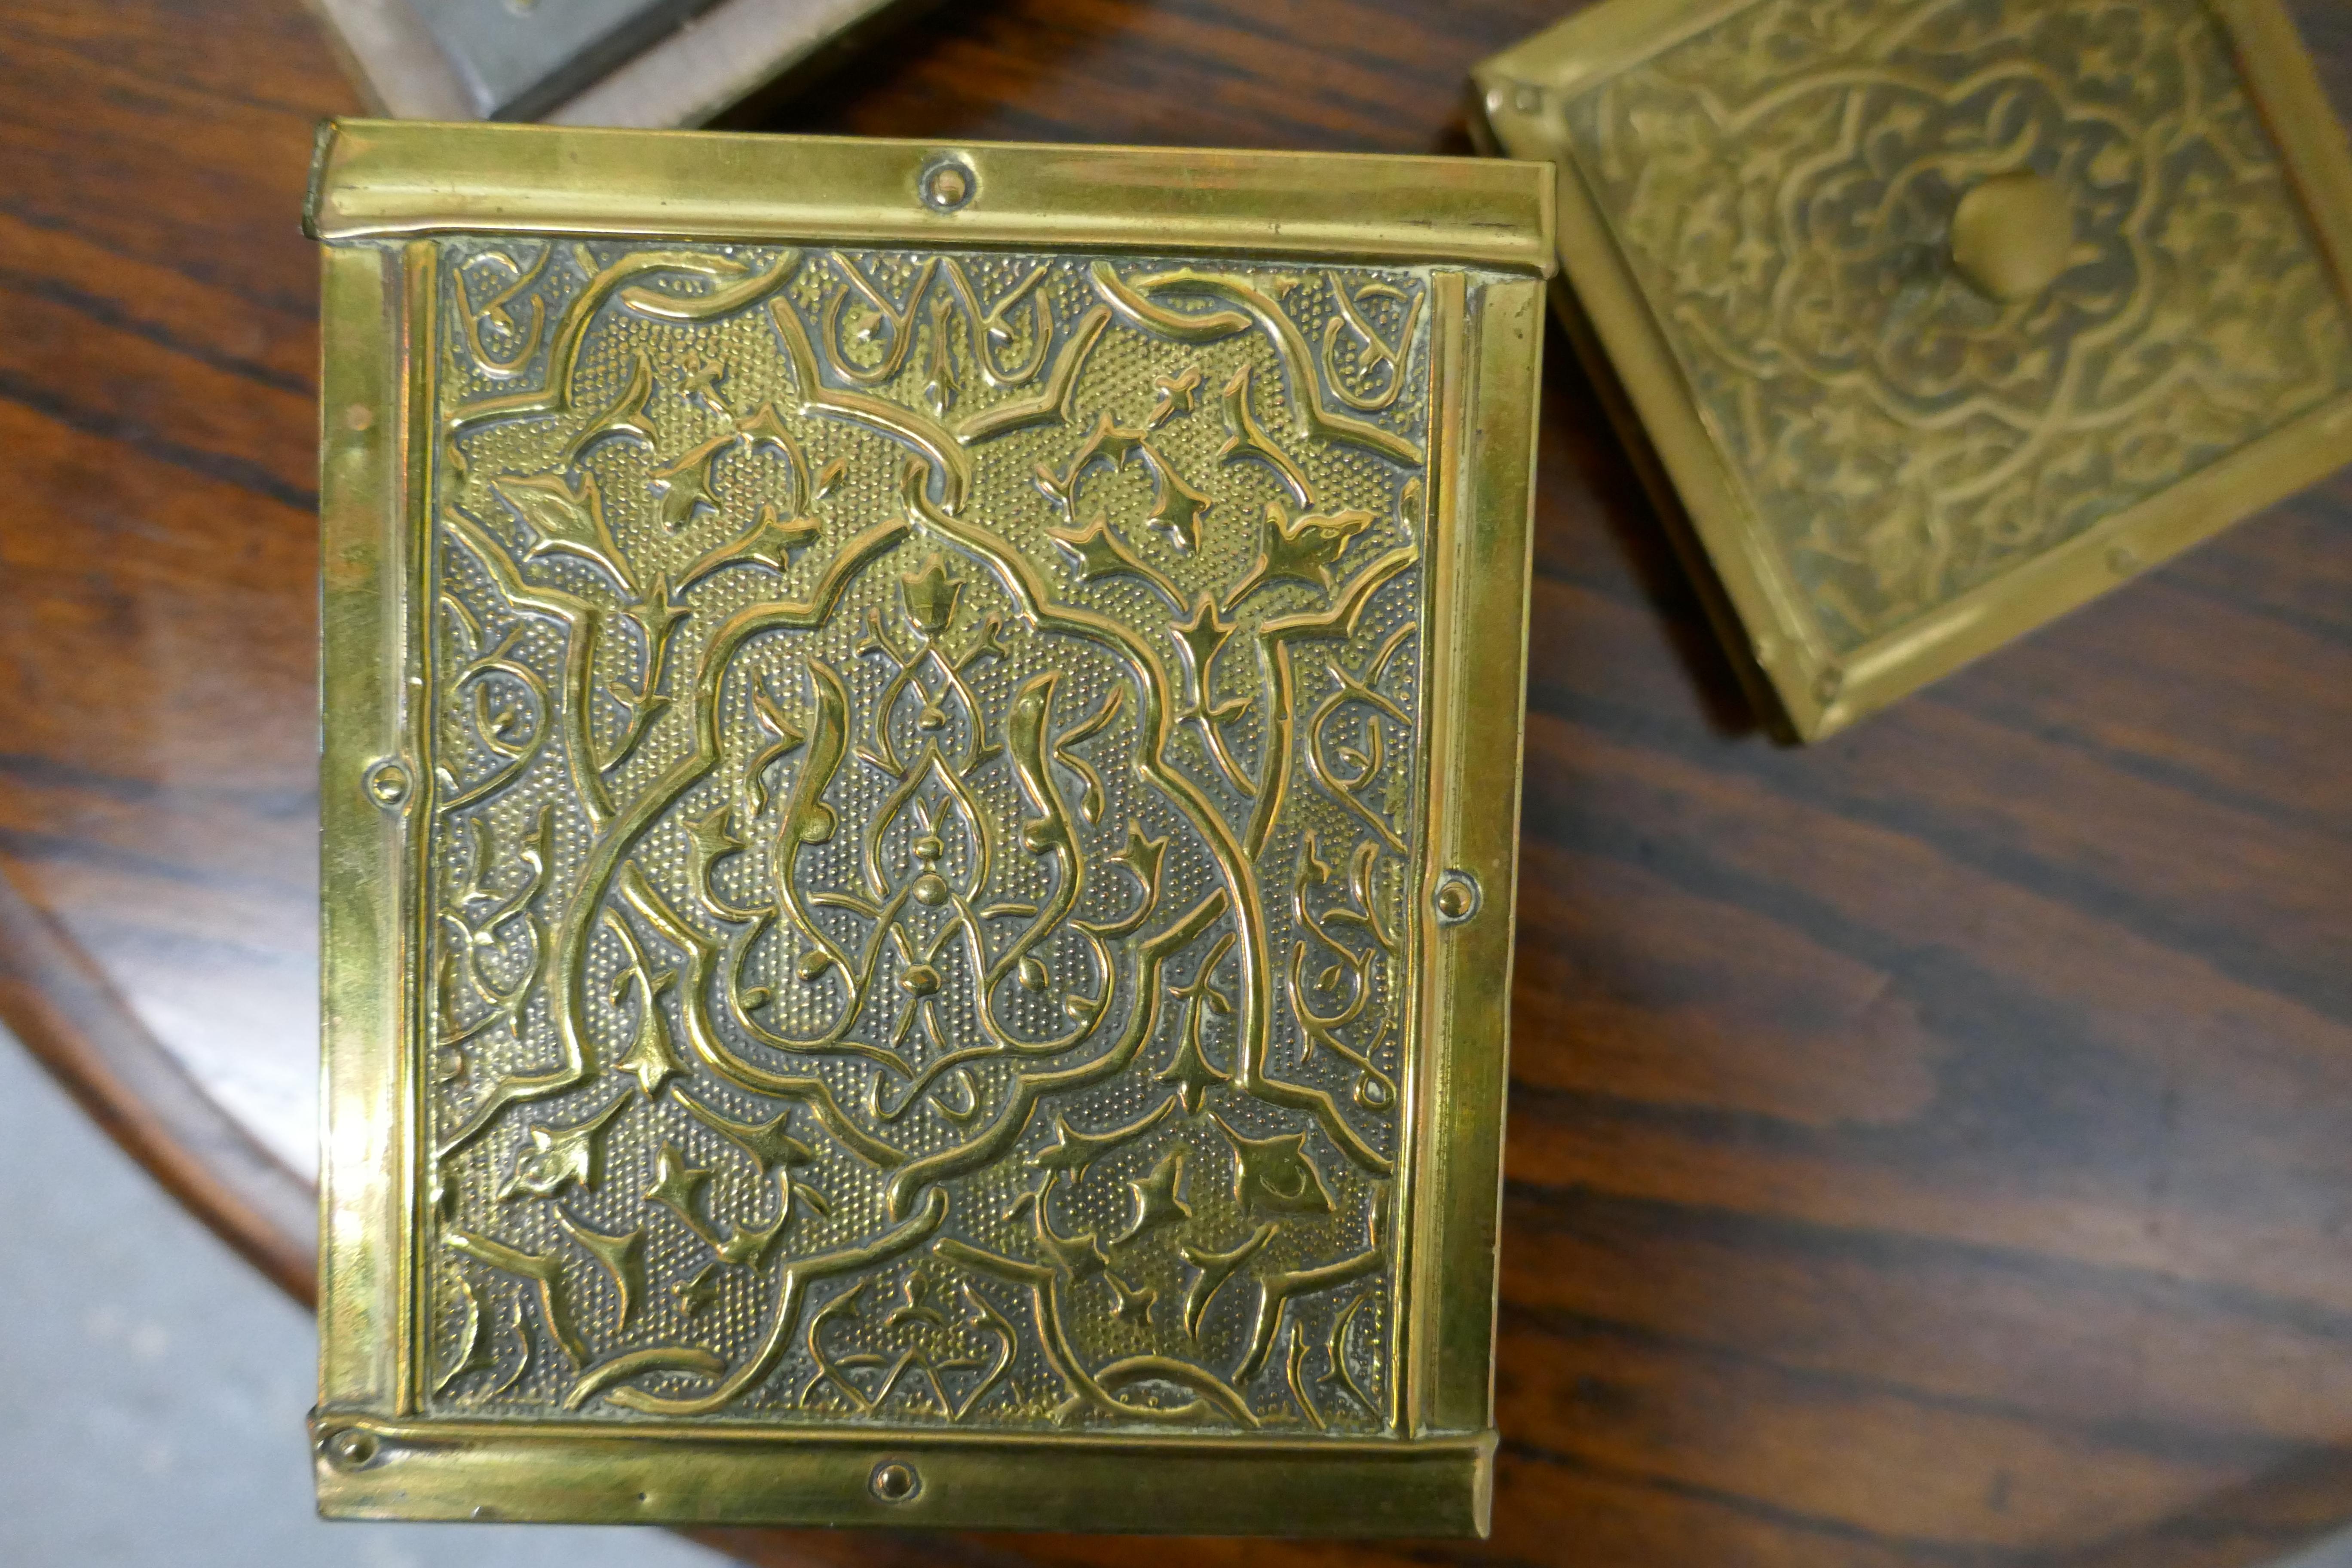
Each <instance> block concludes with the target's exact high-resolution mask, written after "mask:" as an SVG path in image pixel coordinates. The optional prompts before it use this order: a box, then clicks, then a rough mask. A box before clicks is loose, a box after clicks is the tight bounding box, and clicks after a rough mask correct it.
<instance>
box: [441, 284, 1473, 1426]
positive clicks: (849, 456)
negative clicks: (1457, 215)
mask: <svg viewBox="0 0 2352 1568" xmlns="http://www.w3.org/2000/svg"><path fill="white" fill-rule="evenodd" d="M440 278H441V283H440V289H441V298H442V300H443V301H444V310H443V318H444V321H443V326H442V331H443V343H442V352H441V354H440V357H439V361H438V363H439V372H440V374H439V377H438V392H437V395H438V397H439V400H440V409H441V415H442V423H443V431H444V435H443V437H442V439H441V441H440V443H439V452H438V460H437V466H436V476H435V489H434V494H435V498H436V518H437V521H436V529H435V532H434V565H433V568H432V570H433V581H434V586H435V598H436V605H437V609H436V619H435V622H434V676H433V680H432V685H431V692H430V696H431V703H432V712H433V716H434V721H433V726H432V744H433V749H434V752H435V767H434V773H433V777H434V782H435V789H434V792H433V798H432V802H431V808H432V809H431V812H430V816H429V822H430V831H431V833H432V835H433V849H432V857H431V871H430V875H429V879H428V885H429V891H430V895H431V898H432V900H433V903H434V907H435V908H436V910H438V911H439V916H438V923H437V927H436V935H435V938H434V952H433V962H434V966H435V973H436V976H437V981H438V983H437V984H436V990H435V998H434V1005H433V1008H432V1018H431V1034H430V1038H429V1041H428V1045H429V1049H430V1051H431V1053H432V1061H431V1071H430V1072H429V1074H428V1075H427V1076H428V1078H429V1079H430V1080H431V1085H432V1087H431V1089H430V1091H429V1092H430V1104H431V1111H432V1116H431V1123H432V1127H431V1134H432V1136H431V1142H432V1152H431V1158H430V1182H431V1194H430V1195H431V1203H430V1204H429V1205H428V1221H429V1224H430V1226H431V1230H432V1238H431V1239H432V1245H431V1247H429V1249H428V1255H429V1258H430V1259H431V1261H430V1263H429V1266H428V1267H429V1271H430V1278H431V1280H432V1282H433V1283H432V1294H431V1300H432V1301H433V1311H434V1317H433V1330H432V1334H431V1340H432V1348H433V1357H432V1365H431V1367H430V1369H429V1375H428V1377H427V1379H426V1381H427V1383H428V1384H430V1385H431V1386H432V1389H433V1394H432V1397H433V1398H435V1399H436V1400H439V1401H441V1402H444V1403H446V1404H447V1405H450V1406H452V1407H456V1408H469V1409H470V1408H486V1409H490V1410H497V1411H509V1412H519V1411H531V1412H535V1413H540V1414H545V1413H549V1412H557V1413H562V1412H571V1413H576V1414H577V1415H579V1416H580V1417H582V1418H597V1417H603V1418H613V1417H616V1416H625V1415H660V1416H669V1417H679V1418H683V1417H697V1416H725V1417H728V1418H734V1419H759V1420H767V1421H780V1422H795V1421H813V1422H830V1423H839V1422H845V1421H846V1422H882V1423H892V1424H912V1425H922V1424H950V1425H952V1424H962V1425H969V1426H1039V1425H1045V1426H1051V1425H1057V1424H1068V1423H1102V1424H1110V1425H1115V1426H1160V1425H1175V1426H1205V1427H1213V1428H1243V1429H1255V1428H1260V1427H1268V1426H1273V1427H1281V1426H1291V1427H1296V1428H1298V1429H1300V1430H1303V1431H1313V1432H1320V1431H1326V1430H1334V1431H1365V1430H1376V1429H1381V1428H1383V1427H1385V1426H1387V1425H1388V1424H1389V1423H1390V1421H1391V1401H1392V1398H1393V1392H1394V1391H1393V1380H1392V1376H1391V1367H1390V1365H1389V1361H1388V1349H1387V1347H1388V1345H1389V1343H1390V1342H1391V1330H1392V1325H1393V1322H1394V1316H1395V1313H1394V1300H1393V1298H1394V1292H1395V1288H1396V1280H1397V1270H1396V1260H1395V1258H1394V1256H1393V1252H1392V1247H1391V1240H1390V1238H1391V1235H1392V1234H1393V1225H1394V1217H1393V1215H1392V1214H1391V1205H1392V1202H1393V1194H1395V1192H1396V1191H1397V1184H1398V1179H1399V1160H1400V1151H1401V1147H1402V1127H1401V1124H1400V1118H1401V1116H1402V1107H1403V1098H1404V1097H1403V1083H1404V1072H1405V1066H1404V1051H1405V1026H1404V1003H1405V992H1406V988H1407V986H1408V984H1409V973H1408V972H1409V969H1410V966H1411V960H1412V952H1411V941H1412V939H1411V929H1412V928H1411V924H1410V922H1409V921H1408V920H1407V918H1406V914H1405V911H1406V909H1407V908H1408V907H1409V902H1410V897H1411V891H1412V882H1413V879H1414V877H1415V875H1416V873H1415V871H1414V867H1415V865H1416V864H1417V862H1416V858H1415V857H1416V851H1417V846H1418V844H1419V840H1420V833H1421V829H1420V825H1419V817H1418V810H1419V806H1418V799H1419V795H1418V788H1419V785H1418V773H1417V762H1418V754H1419V752H1418V732H1419V731H1418V722H1417V715H1418V712H1419V689H1420V679H1421V675H1420V658H1421V649H1420V647H1419V639H1418V638H1417V637H1416V636H1415V628H1416V626H1418V624H1419V619H1420V595H1421V593H1422V571H1421V560H1422V554H1423V549H1424V547H1425V539H1424V537H1423V533H1424V522H1423V515H1422V512H1423V500H1424V497H1425V495H1426V492H1427V480H1426V478H1425V475H1424V473H1423V468H1424V465H1425V463H1426V442H1427V426H1428V421H1429V417H1430V408H1431V385H1430V374H1431V373H1430V367H1429V363H1428V342H1429V329H1428V321H1429V315H1430V310H1431V296H1430V290H1431V287H1432V283H1431V279H1430V277H1429V275H1428V274H1427V273H1426V272H1424V271H1420V270H1414V269H1402V268H1399V269H1371V268H1334V269H1328V270H1322V271H1315V272H1307V273H1276V272H1268V271H1264V270H1255V269H1244V268H1215V267H1206V266H1202V265H1199V264H1190V265H1164V264H1159V263H1153V262H1150V261H1120V262H1117V263H1113V262H1109V261H1093V262H1088V261H1086V260H1083V259H1069V258H1034V257H1031V258H1015V257H996V256H976V255H975V256H961V255H947V254H930V253H920V254H909V253H905V252H895V251H866V252H856V253H848V252H835V253H825V254H814V253H812V254H803V253H799V252H795V251H782V250H769V249H756V248H750V247H667V248H653V247H633V246H628V245H620V244H608V245H589V244H572V243H563V244H553V243H545V242H535V248H534V249H532V251H531V252H530V254H523V253H521V251H520V249H518V248H517V247H509V246H506V245H504V244H502V243H501V242H498V241H494V240H488V239H477V238H453V239H450V240H447V241H445V242H442V243H441V246H440Z"/></svg>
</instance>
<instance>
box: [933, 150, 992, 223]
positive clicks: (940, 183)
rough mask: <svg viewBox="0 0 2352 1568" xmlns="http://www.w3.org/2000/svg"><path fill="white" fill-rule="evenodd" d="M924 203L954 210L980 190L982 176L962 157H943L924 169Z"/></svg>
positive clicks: (937, 208)
mask: <svg viewBox="0 0 2352 1568" xmlns="http://www.w3.org/2000/svg"><path fill="white" fill-rule="evenodd" d="M922 190H923V205H925V206H928V207H930V208H933V209H935V210H936V211H939V212H943V213H947V212H953V211H955V210H956V208H958V207H960V206H961V205H964V204H965V203H966V202H969V201H970V200H971V198H972V197H973V196H974V195H978V194H979V192H980V177H979V176H978V175H976V174H973V173H972V172H971V165H970V164H968V163H965V162H964V161H963V160H962V159H961V158H942V159H940V161H939V162H938V163H934V164H932V165H931V166H930V167H929V169H926V170H925V171H923V184H922Z"/></svg>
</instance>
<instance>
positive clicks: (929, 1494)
mask: <svg viewBox="0 0 2352 1568" xmlns="http://www.w3.org/2000/svg"><path fill="white" fill-rule="evenodd" d="M311 1436H312V1452H313V1457H314V1459H313V1462H314V1467H315V1469H316V1473H317V1480H318V1493H319V1505H320V1512H321V1513H322V1514H324V1515H325V1516H326V1517H328V1518H331V1519H404V1520H418V1519H424V1520H435V1519H438V1520H476V1521H490V1520H498V1521H538V1520H549V1521H553V1520H562V1521H586V1522H599V1523H636V1524H673V1525H688V1524H718V1523H778V1524H782V1523H793V1524H803V1525H806V1524H819V1525H826V1526H839V1525H884V1526H889V1527H892V1528H898V1529H918V1530H943V1529H955V1530H986V1529H1008V1528H1020V1529H1026V1530H1039V1529H1042V1530H1055V1529H1061V1530H1088V1531H1099V1530H1102V1529H1103V1528H1105V1525H1104V1522H1103V1519H1104V1513H1105V1510H1112V1512H1113V1514H1114V1517H1116V1518H1117V1519H1118V1521H1119V1528H1120V1529H1121V1530H1122V1532H1125V1533H1150V1534H1220V1535H1296V1534H1301V1533H1317V1534H1324V1535H1332V1536H1374V1535H1381V1536H1397V1535H1402V1536H1422V1537H1443V1536H1454V1537H1464V1536H1481V1535H1484V1534H1485V1533H1486V1521H1487V1519H1488V1515H1489V1510H1490V1500H1491V1496H1492V1491H1493V1476H1494V1457H1495V1448H1496V1435H1495V1434H1494V1433H1493V1432H1478V1433H1472V1434H1467V1435H1463V1436H1448V1437H1443V1438H1427V1439H1423V1440H1420V1441H1414V1442H1396V1441H1391V1440H1387V1439H1358V1440H1347V1441H1334V1440H1329V1439H1324V1440H1319V1441H1314V1442H1304V1443H1289V1444H1285V1443H1279V1442H1260V1441H1244V1440H1236V1439H1216V1438H1183V1437H1162V1438H1154V1437H1137V1436H1128V1437H1108V1436H1107V1437H1103V1438H1099V1439H1090V1440H1089V1441H1087V1442H1086V1443H1084V1444H1072V1443H1069V1442H1067V1441H1066V1440H1059V1439H1055V1438H1052V1437H1034V1436H1032V1437H1023V1436H1003V1435H1000V1436H993V1437H987V1438H976V1437H973V1436H965V1435H956V1434H947V1433H938V1432H926V1431H898V1432H891V1431H879V1432H856V1433H824V1434H809V1433H796V1434H778V1433H773V1432H757V1431H751V1430H738V1431H726V1430H711V1429H709V1428H698V1429H696V1430H692V1431H679V1430H677V1429H676V1428H674V1427H671V1428H665V1427H663V1426H634V1425H633V1426H629V1427H626V1428H624V1429H621V1430H617V1431H609V1432H598V1433H593V1434H583V1433H581V1432H579V1431H577V1430H576V1429H566V1428H549V1427H542V1426H533V1425H530V1424H527V1423H509V1422H478V1423H460V1422H437V1421H436V1422H433V1423H398V1422H387V1421H380V1420H369V1419H360V1420H352V1419H346V1418H322V1419H320V1420H319V1421H317V1422H314V1423H313V1425H312V1429H311ZM362 1452H363V1453H364V1455H365V1458H362V1459H359V1460H357V1461H356V1462H352V1460H351V1459H349V1458H344V1457H342V1456H350V1455H354V1454H358V1453H362ZM891 1466H898V1467H903V1468H905V1469H906V1470H907V1471H908V1472H909V1473H910V1474H911V1476H912V1477H913V1478H914V1489H913V1490H912V1492H911V1493H909V1494H908V1495H906V1496H904V1497H901V1498H899V1499H898V1500H886V1499H884V1498H883V1497H881V1496H878V1495H877V1490H876V1488H875V1486H874V1478H875V1476H876V1475H877V1472H879V1471H881V1470H882V1469H884V1468H887V1467H891ZM1139 1496H1141V1497H1145V1498H1148V1499H1149V1500H1150V1510H1149V1513H1148V1522H1145V1520H1146V1518H1147V1516H1146V1514H1145V1513H1144V1511H1143V1510H1137V1509H1136V1508H1135V1507H1134V1506H1133V1504H1134V1501H1135V1500H1136V1499H1137V1498H1138V1497H1139Z"/></svg>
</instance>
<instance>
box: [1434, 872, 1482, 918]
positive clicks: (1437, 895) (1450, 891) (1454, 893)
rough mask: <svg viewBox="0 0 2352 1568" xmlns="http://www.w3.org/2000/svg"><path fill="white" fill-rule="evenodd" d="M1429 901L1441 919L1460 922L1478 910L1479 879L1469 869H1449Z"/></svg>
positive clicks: (1439, 880) (1439, 881)
mask: <svg viewBox="0 0 2352 1568" xmlns="http://www.w3.org/2000/svg"><path fill="white" fill-rule="evenodd" d="M1429 901H1430V904H1431V906H1432V907H1433V908H1434V909H1435V910H1437V918H1438V919H1439V920H1441V921H1444V922H1445V923H1446V924H1447V925H1456V924H1459V923H1460V922H1461V921H1466V920H1468V919H1469V918H1470V917H1471V916H1472V915H1475V914H1476V913H1477V912H1478V879H1476V878H1475V877H1473V876H1472V875H1470V873H1469V872H1467V871H1448V872H1446V873H1445V875H1444V877H1442V878H1440V879H1438V883H1437V890H1436V891H1435V892H1434V893H1433V894H1431V895H1430V900H1429Z"/></svg>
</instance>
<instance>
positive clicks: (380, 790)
mask: <svg viewBox="0 0 2352 1568" xmlns="http://www.w3.org/2000/svg"><path fill="white" fill-rule="evenodd" d="M361 784H362V786H363V787H364V788H365V789H366V790H367V793H368V798H369V799H370V800H372V801H373V802H375V803H376V804H377V805H387V806H389V805H399V804H400V803H401V802H402V801H404V800H406V799H407V798H408V769H407V768H406V767H405V766H404V765H402V764H401V763H397V762H392V761H385V762H381V763H376V765H375V766H373V767H372V768H370V769H369V770H368V771H367V776H366V777H365V778H364V779H362V780H361Z"/></svg>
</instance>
